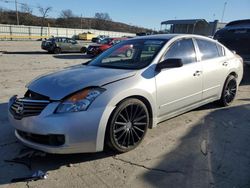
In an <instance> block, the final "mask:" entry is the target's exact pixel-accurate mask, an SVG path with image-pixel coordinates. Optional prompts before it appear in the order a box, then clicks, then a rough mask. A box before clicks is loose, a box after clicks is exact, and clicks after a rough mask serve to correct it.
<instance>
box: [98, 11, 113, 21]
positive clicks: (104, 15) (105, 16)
mask: <svg viewBox="0 0 250 188" xmlns="http://www.w3.org/2000/svg"><path fill="white" fill-rule="evenodd" d="M95 18H96V19H100V20H106V21H112V19H111V18H110V16H109V14H108V13H101V12H97V13H95Z"/></svg>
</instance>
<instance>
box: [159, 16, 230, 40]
mask: <svg viewBox="0 0 250 188" xmlns="http://www.w3.org/2000/svg"><path fill="white" fill-rule="evenodd" d="M225 25H226V23H220V22H219V21H218V20H215V21H213V22H207V21H206V20H205V19H191V20H167V21H163V22H161V31H163V32H164V33H186V34H198V35H204V36H213V35H214V34H215V32H216V31H217V30H219V29H221V28H223V27H225Z"/></svg>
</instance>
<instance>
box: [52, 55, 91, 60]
mask: <svg viewBox="0 0 250 188" xmlns="http://www.w3.org/2000/svg"><path fill="white" fill-rule="evenodd" d="M53 57H54V58H57V59H91V58H92V57H91V56H89V55H86V54H68V55H64V54H59V55H54V56H53Z"/></svg>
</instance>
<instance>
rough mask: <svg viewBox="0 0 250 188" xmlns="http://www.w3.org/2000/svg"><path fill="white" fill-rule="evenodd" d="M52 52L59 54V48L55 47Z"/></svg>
mask: <svg viewBox="0 0 250 188" xmlns="http://www.w3.org/2000/svg"><path fill="white" fill-rule="evenodd" d="M53 52H54V54H60V53H61V48H58V47H56V48H55V49H54V51H53Z"/></svg>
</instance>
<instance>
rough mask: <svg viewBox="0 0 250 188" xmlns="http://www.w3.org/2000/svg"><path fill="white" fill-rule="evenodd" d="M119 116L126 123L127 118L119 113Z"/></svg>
mask: <svg viewBox="0 0 250 188" xmlns="http://www.w3.org/2000/svg"><path fill="white" fill-rule="evenodd" d="M119 116H120V117H122V119H123V120H124V121H125V122H126V123H127V122H128V120H127V119H126V118H125V117H124V116H123V115H122V114H121V113H120V114H119Z"/></svg>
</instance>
